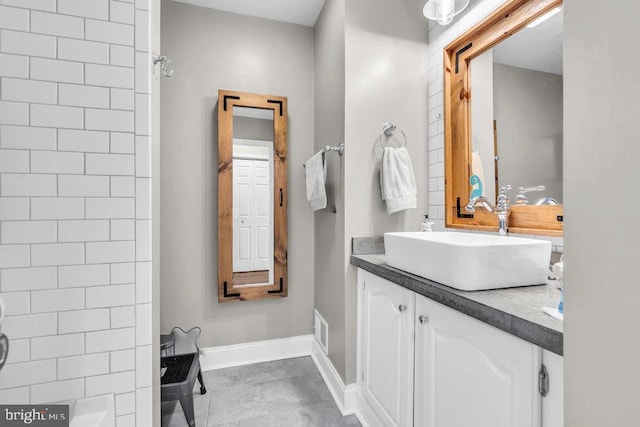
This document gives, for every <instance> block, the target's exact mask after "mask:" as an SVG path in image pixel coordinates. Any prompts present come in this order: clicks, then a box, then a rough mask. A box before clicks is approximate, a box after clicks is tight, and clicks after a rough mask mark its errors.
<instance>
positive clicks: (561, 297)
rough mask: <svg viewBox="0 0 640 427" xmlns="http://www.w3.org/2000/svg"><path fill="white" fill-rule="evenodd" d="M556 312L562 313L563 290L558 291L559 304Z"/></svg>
mask: <svg viewBox="0 0 640 427" xmlns="http://www.w3.org/2000/svg"><path fill="white" fill-rule="evenodd" d="M558 312H560V313H564V288H562V289H560V304H558Z"/></svg>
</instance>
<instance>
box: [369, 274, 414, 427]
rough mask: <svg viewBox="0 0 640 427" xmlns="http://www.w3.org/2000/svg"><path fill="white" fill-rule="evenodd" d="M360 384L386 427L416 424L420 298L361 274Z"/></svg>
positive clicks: (395, 286) (375, 277)
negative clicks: (417, 309)
mask: <svg viewBox="0 0 640 427" xmlns="http://www.w3.org/2000/svg"><path fill="white" fill-rule="evenodd" d="M358 305H359V307H358V329H359V335H358V336H359V339H358V346H359V348H358V372H359V375H358V385H359V387H360V391H361V392H362V394H363V397H364V398H365V399H366V400H367V401H368V402H369V404H370V405H371V407H372V408H371V409H372V410H373V411H374V412H375V415H376V418H378V420H379V422H380V423H382V425H385V426H411V425H412V424H413V333H414V321H413V317H414V313H415V306H414V305H415V294H414V293H413V292H411V291H409V290H407V289H405V288H402V287H400V286H398V285H396V284H393V283H391V282H389V281H387V280H384V279H382V278H380V277H377V276H374V275H372V274H369V273H367V272H365V271H363V270H358Z"/></svg>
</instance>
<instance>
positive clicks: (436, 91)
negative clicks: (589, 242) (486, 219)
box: [428, 0, 563, 252]
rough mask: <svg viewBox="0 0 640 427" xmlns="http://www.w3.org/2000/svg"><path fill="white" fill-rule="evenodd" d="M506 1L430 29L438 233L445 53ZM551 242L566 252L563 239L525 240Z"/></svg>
mask: <svg viewBox="0 0 640 427" xmlns="http://www.w3.org/2000/svg"><path fill="white" fill-rule="evenodd" d="M504 1H505V0H479V1H475V2H471V8H470V10H469V11H468V12H466V13H465V14H464V16H462V17H461V18H460V19H458V20H457V21H454V22H453V23H452V24H450V25H448V26H446V27H442V26H440V25H438V24H435V23H433V21H431V22H430V27H429V88H428V96H429V104H428V105H429V219H431V220H432V221H434V222H435V225H434V228H435V229H436V230H444V228H445V226H444V220H445V217H444V215H445V209H444V203H445V197H444V99H443V84H444V83H443V68H442V59H443V53H442V50H443V49H444V48H445V47H446V46H447V44H449V43H450V42H452V41H453V40H455V39H456V38H457V37H458V36H460V35H461V34H463V33H464V32H465V31H467V30H468V29H469V28H471V27H472V26H473V25H475V24H476V23H478V21H480V20H481V19H483V18H484V17H485V16H487V15H489V14H490V13H491V12H493V11H494V10H495V9H496V8H497V7H498V6H500V5H501V4H502V3H504ZM519 237H531V238H536V239H544V240H549V241H550V242H551V244H552V246H553V250H554V251H557V252H562V251H563V239H562V238H561V237H545V236H524V235H519Z"/></svg>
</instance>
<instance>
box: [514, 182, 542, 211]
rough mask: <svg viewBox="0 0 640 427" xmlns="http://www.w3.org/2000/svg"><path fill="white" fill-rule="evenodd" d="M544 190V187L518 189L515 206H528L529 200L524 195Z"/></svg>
mask: <svg viewBox="0 0 640 427" xmlns="http://www.w3.org/2000/svg"><path fill="white" fill-rule="evenodd" d="M544 189H545V187H544V185H538V186H537V187H529V188H524V187H520V188H518V195H517V196H516V205H518V206H525V205H528V204H529V198H528V197H527V195H526V194H525V193H529V192H531V191H544Z"/></svg>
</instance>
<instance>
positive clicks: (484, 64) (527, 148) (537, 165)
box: [443, 0, 564, 236]
mask: <svg viewBox="0 0 640 427" xmlns="http://www.w3.org/2000/svg"><path fill="white" fill-rule="evenodd" d="M561 6H562V0H505V1H504V2H503V3H502V4H501V5H500V6H498V7H497V8H496V9H495V10H494V12H492V13H491V14H490V15H488V16H487V17H486V18H485V19H483V20H482V21H481V22H479V23H477V24H476V25H474V26H473V27H472V28H470V29H469V30H468V31H466V32H465V33H464V34H462V35H460V36H459V37H458V38H456V39H455V40H454V41H452V42H451V43H449V44H448V45H447V46H446V47H445V48H444V61H443V80H444V96H443V98H444V151H445V153H444V154H445V165H444V167H445V225H446V226H447V227H451V228H460V229H467V230H483V231H496V230H497V229H498V220H499V219H498V218H497V215H495V214H493V213H491V212H488V211H487V210H485V209H476V210H475V211H474V212H467V211H466V209H465V206H466V205H467V204H468V202H469V200H470V196H471V195H474V196H475V195H479V193H480V192H482V194H485V196H486V197H487V198H488V199H493V198H494V197H495V193H496V187H497V186H498V185H499V186H500V187H503V186H505V185H506V184H511V185H512V186H513V187H514V190H512V191H510V192H508V195H509V196H510V197H511V201H512V203H511V204H510V205H509V209H508V211H507V212H508V218H507V219H508V231H509V233H523V234H540V235H547V236H562V234H563V221H564V213H563V212H564V211H563V207H562V205H561V204H553V202H552V200H551V199H552V198H553V199H558V200H557V201H558V202H561V200H562V186H561V182H562V169H561V164H562V157H561V150H562V133H561V123H562V89H561V87H562V77H561V76H560V75H559V74H560V72H559V71H558V69H555V70H553V69H547V68H539V66H540V58H541V57H545V58H546V56H547V54H548V53H549V52H555V53H556V54H558V56H556V59H554V60H546V59H545V60H544V61H543V62H545V63H547V62H552V63H556V64H557V65H559V69H561V52H562V44H561V36H560V35H561V32H562V30H561V26H560V28H559V31H558V30H555V31H554V30H551V32H548V27H550V26H551V27H552V26H553V25H554V24H558V23H561V22H562V15H556V16H555V17H553V18H549V20H548V22H542V23H540V24H539V25H538V27H539V28H540V29H541V30H542V29H545V27H546V29H547V32H544V31H543V32H541V35H540V36H539V37H538V38H535V39H533V40H529V41H526V39H522V40H520V39H521V37H523V36H525V35H527V33H532V32H533V31H531V30H532V29H531V28H527V26H529V27H533V23H534V22H535V21H536V20H539V19H540V18H542V17H543V16H550V14H549V12H551V11H552V10H553V9H556V8H559V7H561ZM533 30H535V27H534V28H533ZM549 34H550V35H549ZM558 36H560V37H559V38H554V37H558ZM558 42H560V43H558ZM512 43H513V44H514V46H513V47H511V48H508V47H509V45H510V44H512ZM543 48H544V49H543ZM489 50H491V51H490V53H487V52H489ZM505 58H506V59H505ZM516 58H519V59H516ZM523 59H524V61H522V60H523ZM558 60H560V61H558ZM536 62H538V65H536V66H535V67H534V66H531V65H530V63H536ZM547 65H549V64H545V67H546V66H547ZM514 70H515V71H518V72H519V73H518V74H517V75H516V73H514ZM483 72H484V77H482V74H483ZM521 74H522V75H521ZM524 74H531V75H535V76H537V78H534V79H533V80H539V81H542V85H543V88H544V89H541V88H540V87H537V88H535V89H531V88H529V87H528V86H529V84H528V83H527V84H525V81H528V80H532V79H531V78H530V77H527V78H525V77H523V75H524ZM540 76H550V78H549V79H542V78H540ZM476 80H482V81H476ZM551 81H553V83H551ZM553 87H555V88H556V89H552V88H553ZM525 101H531V102H525ZM541 104H544V107H543V108H537V107H538V106H539V105H541ZM516 106H523V107H524V108H523V109H520V108H516ZM523 117H524V119H523ZM494 123H495V126H494ZM496 153H497V156H496ZM495 157H498V159H499V160H498V162H497V163H498V164H497V167H496V161H495ZM523 160H524V161H523ZM480 164H482V166H480ZM541 172H543V174H541ZM476 175H477V176H476ZM480 176H482V177H483V178H484V179H482V178H480ZM542 185H544V186H545V190H543V191H537V192H528V193H526V194H516V193H517V190H518V189H519V187H523V188H525V189H529V190H538V189H539V188H536V187H539V186H542ZM527 198H528V199H529V200H527ZM541 199H542V201H543V202H547V203H545V204H544V205H536V202H537V201H538V200H541ZM525 202H526V204H525ZM548 202H551V203H548Z"/></svg>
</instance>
